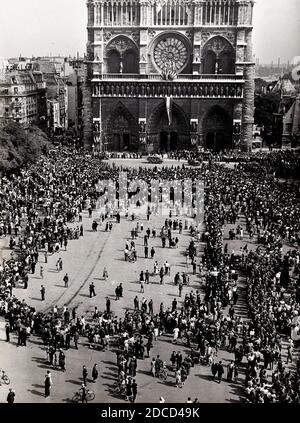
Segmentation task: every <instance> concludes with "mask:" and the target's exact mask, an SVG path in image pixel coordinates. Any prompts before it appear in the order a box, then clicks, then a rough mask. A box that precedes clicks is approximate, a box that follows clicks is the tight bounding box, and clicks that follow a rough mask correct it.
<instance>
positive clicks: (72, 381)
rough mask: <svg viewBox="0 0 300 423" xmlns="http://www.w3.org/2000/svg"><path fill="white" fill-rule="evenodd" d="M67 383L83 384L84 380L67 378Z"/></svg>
mask: <svg viewBox="0 0 300 423" xmlns="http://www.w3.org/2000/svg"><path fill="white" fill-rule="evenodd" d="M66 382H67V383H72V384H73V385H82V382H79V381H78V380H72V379H69V380H66Z"/></svg>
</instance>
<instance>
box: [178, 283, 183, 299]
mask: <svg viewBox="0 0 300 423" xmlns="http://www.w3.org/2000/svg"><path fill="white" fill-rule="evenodd" d="M182 289H183V283H182V281H181V280H180V282H179V284H178V291H179V297H181V294H182Z"/></svg>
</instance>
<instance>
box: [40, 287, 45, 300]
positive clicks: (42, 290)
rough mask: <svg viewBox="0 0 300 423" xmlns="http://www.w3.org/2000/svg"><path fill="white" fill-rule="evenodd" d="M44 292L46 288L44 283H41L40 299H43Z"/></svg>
mask: <svg viewBox="0 0 300 423" xmlns="http://www.w3.org/2000/svg"><path fill="white" fill-rule="evenodd" d="M45 293H46V289H45V287H44V285H41V300H42V301H45Z"/></svg>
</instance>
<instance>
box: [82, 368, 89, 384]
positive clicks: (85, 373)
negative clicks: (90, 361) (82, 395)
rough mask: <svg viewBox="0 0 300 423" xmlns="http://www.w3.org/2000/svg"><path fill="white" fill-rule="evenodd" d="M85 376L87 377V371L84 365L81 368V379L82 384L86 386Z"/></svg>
mask: <svg viewBox="0 0 300 423" xmlns="http://www.w3.org/2000/svg"><path fill="white" fill-rule="evenodd" d="M87 376H88V371H87V368H86V366H85V365H83V366H82V379H83V384H84V385H85V386H86V380H87Z"/></svg>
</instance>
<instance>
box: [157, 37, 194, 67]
mask: <svg viewBox="0 0 300 423" xmlns="http://www.w3.org/2000/svg"><path fill="white" fill-rule="evenodd" d="M153 56H154V62H155V64H156V66H157V67H158V68H159V69H160V70H161V71H166V70H172V71H174V72H179V71H181V70H182V69H183V68H184V67H185V66H186V64H187V60H188V52H187V48H186V46H185V45H184V43H183V42H182V41H181V40H179V39H178V38H174V37H167V38H164V39H162V40H160V41H159V42H158V43H157V44H156V46H155V48H154V53H153Z"/></svg>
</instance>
